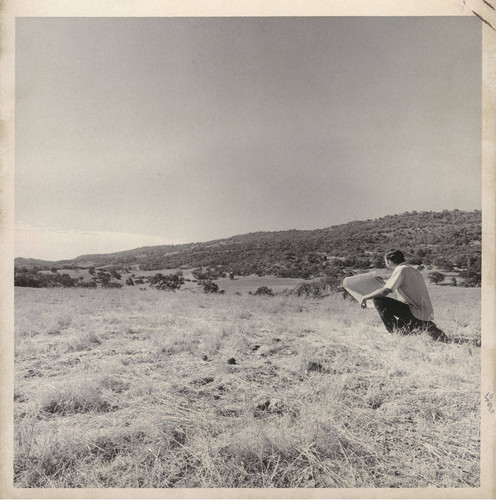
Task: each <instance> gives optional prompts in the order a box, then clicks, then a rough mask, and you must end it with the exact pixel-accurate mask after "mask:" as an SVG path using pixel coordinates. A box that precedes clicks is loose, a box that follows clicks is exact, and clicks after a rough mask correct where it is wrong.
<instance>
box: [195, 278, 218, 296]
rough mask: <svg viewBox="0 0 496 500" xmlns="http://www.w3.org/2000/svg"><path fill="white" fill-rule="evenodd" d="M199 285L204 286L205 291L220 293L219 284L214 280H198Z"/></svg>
mask: <svg viewBox="0 0 496 500" xmlns="http://www.w3.org/2000/svg"><path fill="white" fill-rule="evenodd" d="M198 285H200V286H203V291H204V292H205V293H220V290H219V285H217V283H214V282H213V281H212V280H200V281H198Z"/></svg>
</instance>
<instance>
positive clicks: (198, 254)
mask: <svg viewBox="0 0 496 500" xmlns="http://www.w3.org/2000/svg"><path fill="white" fill-rule="evenodd" d="M481 240H482V231H481V211H479V210H476V211H473V212H463V211H459V210H454V211H448V210H445V211H443V212H407V213H404V214H401V215H391V216H387V217H382V218H380V219H376V220H367V221H355V222H349V223H347V224H341V225H337V226H332V227H329V228H326V229H316V230H309V231H306V230H305V231H303V230H290V231H277V232H256V233H249V234H244V235H239V236H232V237H230V238H225V239H220V240H214V241H209V242H205V243H189V244H183V245H160V246H152V247H142V248H137V249H133V250H126V251H123V252H117V253H111V254H95V255H82V256H80V257H77V258H75V259H72V260H64V261H56V262H48V261H37V260H34V259H16V260H15V265H16V266H17V267H21V266H25V267H33V266H38V267H40V268H42V269H49V268H50V267H57V268H62V267H64V266H65V267H68V266H74V267H83V268H88V267H104V266H107V267H108V266H112V267H115V268H129V269H130V268H133V269H140V270H155V269H157V270H158V269H176V268H180V267H183V268H191V267H194V268H197V267H218V266H220V267H221V268H222V269H223V270H224V271H231V272H235V273H236V274H243V275H248V274H253V273H256V274H260V275H263V274H273V275H276V276H281V277H308V276H311V275H313V276H317V275H324V274H326V272H327V271H328V270H329V269H330V268H333V267H334V268H336V267H340V268H342V267H354V268H357V267H358V268H367V267H370V266H377V267H380V266H381V265H382V256H383V253H384V252H385V251H386V250H387V249H389V248H401V249H402V250H403V251H404V252H405V255H406V256H407V257H408V260H409V262H411V263H413V264H417V265H419V264H423V265H435V266H437V267H439V268H444V269H446V270H450V269H453V268H458V269H463V268H467V267H470V266H476V267H478V268H479V269H480V258H481V257H480V256H481Z"/></svg>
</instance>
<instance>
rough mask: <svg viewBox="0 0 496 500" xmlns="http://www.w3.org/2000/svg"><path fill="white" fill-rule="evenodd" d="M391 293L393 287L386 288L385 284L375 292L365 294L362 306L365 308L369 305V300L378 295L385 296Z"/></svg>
mask: <svg viewBox="0 0 496 500" xmlns="http://www.w3.org/2000/svg"><path fill="white" fill-rule="evenodd" d="M390 293H391V289H389V288H386V287H385V286H383V287H382V288H379V290H374V291H373V292H371V293H369V294H367V295H364V296H363V297H362V302H360V306H361V307H362V308H363V309H365V308H366V307H367V300H371V299H375V298H377V297H385V296H386V295H389V294H390Z"/></svg>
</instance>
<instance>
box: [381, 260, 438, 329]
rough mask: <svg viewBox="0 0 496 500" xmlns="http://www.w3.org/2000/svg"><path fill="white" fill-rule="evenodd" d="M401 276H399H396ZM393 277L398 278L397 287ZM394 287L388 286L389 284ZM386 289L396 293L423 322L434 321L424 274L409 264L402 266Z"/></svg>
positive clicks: (396, 270) (395, 271)
mask: <svg viewBox="0 0 496 500" xmlns="http://www.w3.org/2000/svg"><path fill="white" fill-rule="evenodd" d="M395 275H399V276H397V277H396V276H395ZM393 277H395V278H396V280H394V281H396V283H397V285H396V286H395V285H394V281H392V280H393ZM390 283H393V285H391V286H388V284H390ZM385 287H386V288H389V289H390V290H391V291H393V292H396V294H397V295H398V298H399V299H400V300H401V301H402V302H405V303H406V304H408V305H409V306H410V310H411V312H412V314H413V315H414V316H415V317H416V318H417V319H420V320H421V321H431V320H433V319H434V315H433V308H432V303H431V299H430V297H429V292H428V290H427V286H426V284H425V280H424V277H423V276H422V273H421V272H420V271H418V270H417V269H414V268H413V267H411V266H409V265H408V264H404V263H402V264H400V265H399V266H398V267H397V268H396V269H395V270H394V273H393V275H392V276H391V278H390V279H389V280H388V282H387V283H386V284H385Z"/></svg>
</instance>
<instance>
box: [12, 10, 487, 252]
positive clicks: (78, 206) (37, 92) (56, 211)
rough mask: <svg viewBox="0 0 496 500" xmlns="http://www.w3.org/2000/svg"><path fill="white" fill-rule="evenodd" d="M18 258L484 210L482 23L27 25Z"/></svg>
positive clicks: (20, 39) (52, 21)
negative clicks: (426, 213)
mask: <svg viewBox="0 0 496 500" xmlns="http://www.w3.org/2000/svg"><path fill="white" fill-rule="evenodd" d="M15 195H16V202H15V210H16V213H15V219H16V256H18V257H33V258H44V259H50V260H55V259H62V258H73V257H76V256H77V255H81V254H86V253H100V252H111V251H116V250H125V249H130V248H136V247H139V246H144V245H158V244H172V243H185V242H193V241H207V240H211V239H216V238H221V237H228V236H232V235H236V234H243V233H247V232H252V231H260V230H268V231H275V230H282V229H316V228H324V227H329V226H331V225H334V224H340V223H344V222H348V221H352V220H363V219H371V218H377V217H381V216H384V215H390V214H397V213H402V212H405V211H412V210H418V211H421V210H434V211H438V210H443V209H450V210H451V209H455V208H458V209H461V210H473V209H480V208H481V23H480V21H479V20H478V19H477V18H475V17H449V18H448V17H444V18H439V17H437V18H425V17H424V18H421V17H411V18H394V17H392V18H389V17H388V18H189V19H187V18H127V19H125V18H23V19H18V20H17V27H16V189H15Z"/></svg>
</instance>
